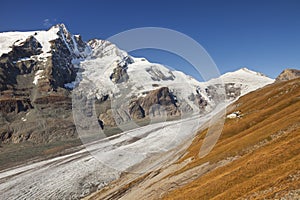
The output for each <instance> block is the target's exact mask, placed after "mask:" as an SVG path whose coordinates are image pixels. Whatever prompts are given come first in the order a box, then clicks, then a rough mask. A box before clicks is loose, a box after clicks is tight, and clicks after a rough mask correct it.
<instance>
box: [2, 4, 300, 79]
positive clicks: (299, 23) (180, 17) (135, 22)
mask: <svg viewBox="0 0 300 200" xmlns="http://www.w3.org/2000/svg"><path fill="white" fill-rule="evenodd" d="M57 23H64V24H65V25H66V26H67V28H68V29H69V30H70V31H71V32H72V33H74V34H81V35H82V36H83V38H84V39H85V40H88V39H91V38H100V39H106V38H108V37H110V36H112V35H114V34H117V33H119V32H122V31H125V30H128V29H132V28H138V27H148V26H152V27H153V26H154V27H165V28H170V29H174V30H177V31H180V32H182V33H184V34H186V35H188V36H190V37H192V38H193V39H195V40H196V41H198V42H199V43H200V44H201V45H202V46H203V47H204V48H205V49H206V50H207V52H208V53H209V54H210V56H211V57H212V59H213V60H214V61H215V63H216V64H217V66H218V68H219V69H220V71H221V73H225V72H228V71H233V70H236V69H239V68H241V67H248V68H249V69H252V70H255V71H259V72H262V73H264V74H266V75H268V76H270V77H272V78H274V77H276V76H277V75H278V74H279V73H280V72H281V71H282V70H283V69H284V68H296V69H299V68H300V1H298V0H281V1H279V0H258V1H255V0H249V1H242V0H238V1H237V0H236V1H234V0H223V1H222V0H219V1H216V0H212V1H201V0H198V1H197V0H195V1H190V0H185V1H176V0H172V1H171V0H151V1H147V0H144V1H142V0H140V1H138V0H127V1H124V0H123V1H122V0H119V1H116V0H105V1H104V0H98V1H96V0H94V1H92V0H86V1H84V0H81V1H76V0H73V1H63V0H60V1H58V0H51V1H41V0H38V1H30V0H29V1H22V0H20V1H15V0H9V1H6V2H2V3H1V12H0V32H4V31H13V30H21V31H26V30H39V29H47V28H49V27H50V26H51V25H54V24H57ZM132 53H133V55H135V56H144V57H146V58H148V59H149V60H150V61H154V62H160V63H163V64H166V65H169V66H172V67H173V68H176V69H180V70H183V71H185V72H186V73H188V74H191V75H194V72H193V70H192V69H191V68H190V67H189V66H188V63H187V62H185V61H184V60H182V59H181V58H178V57H177V56H174V55H173V54H170V53H166V52H162V51H157V50H144V51H136V52H132Z"/></svg>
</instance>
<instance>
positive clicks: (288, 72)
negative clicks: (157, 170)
mask: <svg viewBox="0 0 300 200" xmlns="http://www.w3.org/2000/svg"><path fill="white" fill-rule="evenodd" d="M299 77H300V70H298V69H285V70H283V72H281V73H280V74H279V76H278V77H277V78H276V82H280V81H288V80H292V79H295V78H299Z"/></svg>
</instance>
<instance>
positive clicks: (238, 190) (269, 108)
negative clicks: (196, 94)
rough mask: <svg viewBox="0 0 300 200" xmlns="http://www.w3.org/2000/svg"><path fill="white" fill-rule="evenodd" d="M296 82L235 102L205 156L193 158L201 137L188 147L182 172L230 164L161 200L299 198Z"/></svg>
mask: <svg viewBox="0 0 300 200" xmlns="http://www.w3.org/2000/svg"><path fill="white" fill-rule="evenodd" d="M299 108H300V79H295V80H292V81H289V82H284V83H277V84H273V85H270V86H267V87H265V88H263V89H261V90H258V91H255V92H252V93H250V94H248V95H246V96H244V97H242V98H240V99H239V100H238V101H237V102H236V103H235V104H234V105H232V106H231V108H230V109H231V110H240V111H241V112H242V115H243V116H242V118H241V119H227V120H226V123H225V126H224V129H223V133H222V136H221V138H220V140H219V142H218V144H217V145H216V147H215V148H214V149H213V151H212V152H211V153H210V154H209V155H208V156H207V157H205V158H203V159H198V157H197V154H198V150H199V148H200V145H201V141H202V140H201V138H202V137H203V133H199V135H198V137H197V138H196V139H195V140H194V142H193V144H192V145H191V146H190V147H189V149H188V154H187V155H186V156H185V158H183V159H181V160H184V159H186V158H188V157H192V158H194V160H193V162H191V163H189V164H188V165H187V166H186V167H185V168H184V169H182V170H180V171H177V172H176V173H182V172H183V171H185V170H188V169H190V168H193V167H195V166H197V165H200V164H202V163H204V162H206V161H210V162H217V161H219V160H222V159H225V158H226V157H234V156H236V157H238V159H236V160H235V161H233V162H231V163H229V164H227V165H225V166H223V167H220V168H218V169H215V170H213V171H211V172H209V173H207V174H205V175H204V176H201V177H199V178H198V179H196V180H194V181H192V182H190V183H188V184H186V185H184V186H183V187H181V188H176V189H175V190H173V191H170V192H169V193H168V194H167V195H165V196H164V199H238V198H240V199H276V198H279V197H286V198H288V199H299V198H300V191H299V189H300V109H299Z"/></svg>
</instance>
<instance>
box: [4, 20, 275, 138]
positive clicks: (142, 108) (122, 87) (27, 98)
mask: <svg viewBox="0 0 300 200" xmlns="http://www.w3.org/2000/svg"><path fill="white" fill-rule="evenodd" d="M273 81H274V80H273V79H270V78H268V77H266V76H263V75H262V74H260V73H258V72H253V71H251V70H248V69H246V68H243V69H240V70H238V71H235V72H230V73H226V74H224V75H222V76H221V77H220V78H217V79H212V80H210V81H208V82H199V81H197V80H196V79H194V78H192V77H190V76H188V75H186V74H184V73H182V72H180V71H174V70H170V69H168V68H167V67H165V66H163V65H161V64H157V63H151V62H149V61H148V60H147V59H145V58H135V57H132V56H130V55H129V54H128V53H127V52H125V51H123V50H121V49H119V48H118V47H117V46H116V45H115V44H112V43H111V42H109V41H105V40H99V39H92V40H90V41H88V42H85V41H83V40H82V38H81V37H80V35H73V34H72V33H70V32H69V31H68V30H67V28H66V26H65V25H64V24H58V25H55V26H53V27H51V28H50V29H49V30H47V31H44V30H42V31H30V32H5V33H0V93H1V97H0V104H1V105H0V106H1V108H0V109H1V112H2V113H4V115H3V116H0V118H1V119H0V123H2V124H3V126H2V124H0V125H1V126H0V127H1V128H0V133H1V134H2V133H3V134H4V135H5V134H6V133H7V131H8V130H14V132H13V133H12V134H10V133H9V134H6V135H5V136H4V137H3V138H5V139H4V140H5V141H12V142H21V141H25V140H31V141H34V142H45V141H49V140H56V139H59V138H68V137H75V136H76V130H75V127H74V122H73V120H72V97H74V96H76V95H77V96H80V95H84V96H86V98H83V99H85V100H84V101H86V102H84V103H85V104H84V106H86V107H84V106H83V109H85V110H86V114H87V115H88V116H90V115H93V112H92V110H91V106H90V105H89V103H88V100H89V99H93V100H95V102H96V104H97V105H96V106H95V108H96V109H97V110H96V114H97V119H98V120H99V124H101V125H102V126H104V127H105V126H115V125H117V124H122V123H126V122H128V121H130V120H132V119H133V120H144V119H149V118H152V117H157V116H158V117H161V116H166V117H178V116H181V115H183V114H188V115H192V114H205V113H208V112H210V111H211V110H213V109H214V107H215V106H216V105H218V104H219V103H220V102H222V101H227V102H230V101H233V100H235V99H237V98H238V97H240V96H241V95H244V94H246V93H248V92H251V91H253V90H256V89H258V88H260V87H263V86H265V85H267V84H270V83H272V82H273ZM116 107H118V108H119V110H114V109H115V108H116ZM7 116H15V117H13V118H10V119H14V120H13V121H10V122H8V121H7V119H8V117H7ZM39 121H41V122H39ZM45 121H47V127H46V128H45V130H44V131H43V132H41V131H40V129H39V127H38V126H40V124H43V123H45ZM21 123H22V126H24V124H25V128H24V129H20V128H19V127H20V126H21ZM4 124H5V126H4ZM7 124H9V125H8V126H7ZM57 126H63V127H66V128H65V129H64V130H62V129H57V128H55V127H57ZM44 132H47V134H46V135H47V137H45V134H44Z"/></svg>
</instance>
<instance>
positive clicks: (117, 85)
mask: <svg viewBox="0 0 300 200" xmlns="http://www.w3.org/2000/svg"><path fill="white" fill-rule="evenodd" d="M88 44H89V45H90V47H91V48H92V53H91V56H90V57H89V58H88V59H86V60H84V61H82V62H81V67H82V68H83V69H84V70H83V72H82V73H81V74H79V77H80V78H79V79H77V82H76V81H75V82H74V83H73V85H74V86H75V85H79V88H80V90H84V91H88V94H89V95H90V96H96V97H97V98H98V99H101V98H102V97H103V96H106V95H109V96H110V97H111V98H122V99H123V98H124V99H126V98H127V99H129V101H130V100H132V99H138V98H143V97H145V96H146V95H147V94H148V93H149V91H153V90H156V89H158V88H161V87H168V88H169V89H170V92H171V93H172V94H173V95H174V96H175V97H176V100H177V105H178V108H179V109H180V108H181V109H183V108H182V107H183V105H184V106H185V108H184V109H186V107H187V106H188V107H189V110H192V112H193V113H199V112H200V111H202V112H207V111H211V110H212V108H213V107H214V106H215V105H216V104H217V103H218V101H222V98H223V100H226V101H228V100H233V99H236V98H238V97H239V96H241V95H244V94H246V93H248V92H251V91H253V90H256V89H257V88H260V87H263V86H265V85H266V84H270V83H272V82H273V81H274V80H272V79H270V78H268V77H266V76H264V75H262V74H260V73H258V72H253V71H251V70H248V69H246V68H243V69H240V70H238V71H236V72H231V73H227V74H224V75H223V76H221V77H220V78H217V79H213V80H210V81H208V82H199V81H197V80H196V79H194V78H192V77H190V76H188V75H186V74H184V73H182V72H180V71H174V70H170V69H168V68H167V67H165V66H163V65H161V64H157V63H151V62H149V61H148V60H146V59H145V58H135V57H132V56H130V55H129V54H128V53H127V52H125V51H123V50H120V49H119V48H118V47H117V46H116V45H114V44H112V43H110V42H108V41H103V40H96V39H94V40H91V41H90V42H89V43H88ZM122 76H123V77H125V79H124V80H123V79H122ZM116 77H117V78H116ZM116 79H118V80H116ZM119 79H120V80H119ZM118 81H119V82H118ZM79 82H80V84H79ZM217 93H218V94H217ZM199 102H201V106H200V105H199V104H200V103H199ZM203 105H205V106H203Z"/></svg>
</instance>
